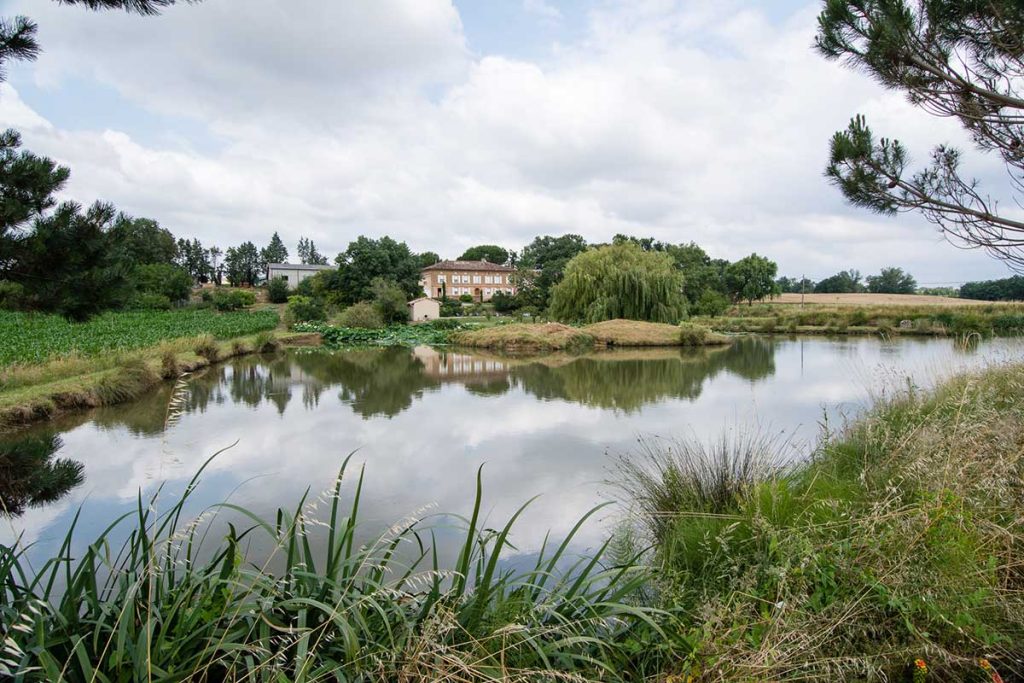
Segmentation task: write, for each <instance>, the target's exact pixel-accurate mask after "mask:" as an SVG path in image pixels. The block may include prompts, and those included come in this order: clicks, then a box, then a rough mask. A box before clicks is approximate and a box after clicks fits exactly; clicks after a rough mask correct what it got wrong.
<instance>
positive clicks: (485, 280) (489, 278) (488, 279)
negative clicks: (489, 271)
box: [484, 275, 494, 285]
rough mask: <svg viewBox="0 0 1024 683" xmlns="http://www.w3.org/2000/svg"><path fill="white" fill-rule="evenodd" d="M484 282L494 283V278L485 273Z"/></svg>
mask: <svg viewBox="0 0 1024 683" xmlns="http://www.w3.org/2000/svg"><path fill="white" fill-rule="evenodd" d="M484 284H486V285H490V284H494V278H493V277H491V276H490V275H484Z"/></svg>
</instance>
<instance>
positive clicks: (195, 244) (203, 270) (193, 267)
mask: <svg viewBox="0 0 1024 683" xmlns="http://www.w3.org/2000/svg"><path fill="white" fill-rule="evenodd" d="M229 251H230V250H229ZM175 262H176V263H177V264H178V265H179V266H181V267H182V268H184V269H185V271H186V272H187V273H188V274H189V275H191V276H192V279H193V280H195V281H196V282H206V281H207V280H208V279H209V277H210V275H211V271H212V270H213V269H212V267H211V266H210V252H208V251H207V250H206V249H204V248H203V244H202V242H200V241H199V240H198V239H195V238H193V239H192V240H187V239H185V238H183V237H182V238H179V239H178V256H177V259H176V261H175Z"/></svg>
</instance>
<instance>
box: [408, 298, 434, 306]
mask: <svg viewBox="0 0 1024 683" xmlns="http://www.w3.org/2000/svg"><path fill="white" fill-rule="evenodd" d="M417 301H433V302H434V303H440V302H438V301H437V300H436V299H434V298H432V297H429V296H421V297H420V298H418V299H413V300H412V301H407V302H406V303H407V304H409V305H410V306H411V305H413V304H414V303H416V302H417Z"/></svg>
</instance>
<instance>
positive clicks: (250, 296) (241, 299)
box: [212, 287, 256, 311]
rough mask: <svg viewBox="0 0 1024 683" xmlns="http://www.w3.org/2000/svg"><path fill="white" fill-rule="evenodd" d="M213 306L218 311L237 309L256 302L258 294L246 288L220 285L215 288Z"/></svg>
mask: <svg viewBox="0 0 1024 683" xmlns="http://www.w3.org/2000/svg"><path fill="white" fill-rule="evenodd" d="M212 301H213V306H214V308H216V309H217V310H218V311H237V310H238V309H240V308H245V307H246V306H252V305H253V304H254V303H256V295H255V294H254V293H253V292H251V291H249V290H245V289H228V288H221V287H218V288H217V289H215V290H213V297H212Z"/></svg>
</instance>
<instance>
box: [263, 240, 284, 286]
mask: <svg viewBox="0 0 1024 683" xmlns="http://www.w3.org/2000/svg"><path fill="white" fill-rule="evenodd" d="M260 261H261V265H262V266H263V268H262V269H263V272H264V273H265V274H266V275H267V277H270V275H269V271H267V268H268V267H269V265H270V264H271V263H288V248H287V247H286V246H284V242H282V241H281V236H280V235H278V234H277V231H275V232H274V236H273V237H271V238H270V244H268V245H267V246H265V247H264V248H263V249H261V250H260Z"/></svg>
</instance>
